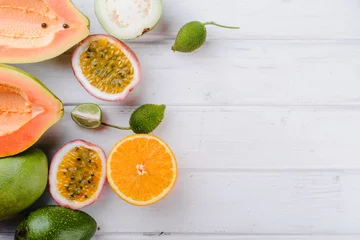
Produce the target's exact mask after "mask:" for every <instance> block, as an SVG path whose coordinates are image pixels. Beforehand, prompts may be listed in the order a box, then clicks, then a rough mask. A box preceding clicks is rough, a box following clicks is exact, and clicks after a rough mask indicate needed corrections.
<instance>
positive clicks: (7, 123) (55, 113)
mask: <svg viewBox="0 0 360 240" xmlns="http://www.w3.org/2000/svg"><path fill="white" fill-rule="evenodd" d="M63 113H64V108H63V104H62V103H61V101H60V100H59V99H58V98H57V97H56V96H55V95H54V94H53V93H52V92H51V91H50V90H49V89H48V88H47V87H45V86H44V85H43V84H42V83H41V82H40V81H39V80H37V79H36V78H35V77H33V76H31V75H30V74H28V73H25V72H23V71H21V70H20V69H17V68H15V67H11V66H7V65H3V64H0V157H7V156H12V155H15V154H18V153H20V152H23V151H25V150H26V149H28V148H29V147H31V146H32V145H33V144H34V143H35V142H37V141H38V140H39V138H40V137H41V136H42V135H43V134H44V133H45V132H46V130H47V129H49V128H50V127H51V126H52V125H54V124H55V123H57V122H58V121H59V120H60V119H61V117H62V116H63ZM0 161H1V159H0Z"/></svg>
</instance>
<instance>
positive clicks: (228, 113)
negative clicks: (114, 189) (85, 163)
mask: <svg viewBox="0 0 360 240" xmlns="http://www.w3.org/2000/svg"><path fill="white" fill-rule="evenodd" d="M73 107H74V106H67V107H66V108H65V109H66V111H65V115H64V117H63V119H62V120H61V121H60V123H58V124H57V125H56V126H55V127H53V128H51V129H50V130H49V131H48V132H47V133H46V134H45V135H44V137H43V138H42V140H41V141H40V142H39V144H38V145H39V146H40V147H41V148H43V149H45V150H46V151H47V153H48V155H49V156H52V155H53V154H54V153H55V151H56V150H57V149H58V148H59V146H61V145H63V144H65V143H67V142H68V141H71V140H74V139H78V138H82V139H86V140H88V141H90V142H93V143H95V144H98V145H100V146H101V147H103V148H104V150H105V151H106V152H109V151H110V149H111V148H112V146H113V145H114V144H115V143H116V142H117V141H119V140H120V139H121V138H123V137H125V136H127V135H129V134H131V133H132V132H131V131H119V130H116V129H112V128H108V127H102V128H101V129H99V130H96V131H95V130H88V129H84V128H81V127H79V126H77V125H76V124H75V123H74V122H73V121H72V119H71V117H70V111H71V110H72V109H73ZM102 109H103V111H104V122H107V123H110V124H115V125H116V124H118V125H122V126H128V120H129V118H130V114H131V112H132V111H133V110H134V109H135V107H122V106H117V107H116V106H102ZM359 122H360V111H359V109H358V108H354V107H339V106H335V107H330V106H325V107H311V106H307V107H306V106H305V107H286V106H274V107H270V106H248V107H246V106H243V107H167V110H166V115H165V120H164V122H163V123H162V124H161V125H160V127H159V128H158V129H157V130H156V131H155V132H154V134H155V135H157V136H159V137H161V138H163V139H164V140H166V142H168V143H169V144H170V146H171V147H172V148H173V150H174V152H175V154H176V156H177V158H178V162H179V167H180V168H187V169H199V170H204V169H210V170H213V171H216V169H219V170H221V169H225V170H231V169H242V170H244V169H253V170H256V169H283V170H286V169H360V161H359V159H360V148H359V147H358V143H359V142H360V125H359Z"/></svg>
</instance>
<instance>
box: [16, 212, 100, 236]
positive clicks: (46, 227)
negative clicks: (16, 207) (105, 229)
mask: <svg viewBox="0 0 360 240" xmlns="http://www.w3.org/2000/svg"><path fill="white" fill-rule="evenodd" d="M96 228H97V224H96V221H95V220H94V219H93V218H92V217H91V216H90V215H88V214H87V213H85V212H82V211H74V210H71V209H67V208H63V207H59V206H44V207H41V208H39V209H37V210H36V211H34V212H32V213H30V215H29V216H28V217H26V218H25V219H24V220H22V221H21V222H20V224H19V225H18V227H17V229H16V233H15V240H90V239H91V238H92V236H94V234H95V232H96Z"/></svg>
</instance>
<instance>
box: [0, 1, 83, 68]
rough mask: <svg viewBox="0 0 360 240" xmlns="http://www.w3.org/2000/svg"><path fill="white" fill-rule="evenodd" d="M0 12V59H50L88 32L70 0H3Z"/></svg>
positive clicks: (21, 60)
mask: <svg viewBox="0 0 360 240" xmlns="http://www.w3.org/2000/svg"><path fill="white" fill-rule="evenodd" d="M0 16H1V17H0V63H32V62H40V61H44V60H47V59H51V58H54V57H56V56H58V55H60V54H62V53H64V52H65V51H67V50H68V49H70V48H71V47H72V46H74V45H75V44H77V43H78V42H80V41H81V40H82V39H84V38H85V37H86V36H88V35H89V24H90V23H89V20H88V18H87V17H86V16H85V15H83V14H82V13H81V12H80V11H79V10H78V9H77V8H76V7H75V6H74V5H73V4H72V2H71V1H70V0H1V1H0Z"/></svg>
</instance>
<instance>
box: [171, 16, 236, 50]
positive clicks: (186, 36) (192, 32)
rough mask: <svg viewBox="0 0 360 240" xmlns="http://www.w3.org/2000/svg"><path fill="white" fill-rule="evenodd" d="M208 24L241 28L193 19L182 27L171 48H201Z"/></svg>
mask: <svg viewBox="0 0 360 240" xmlns="http://www.w3.org/2000/svg"><path fill="white" fill-rule="evenodd" d="M206 25H214V26H217V27H222V28H230V29H239V27H232V26H224V25H220V24H217V23H215V22H213V21H211V22H204V23H202V22H199V21H192V22H188V23H186V24H185V25H184V26H182V27H181V29H180V31H179V32H178V34H177V36H176V40H175V43H174V45H173V46H172V47H171V49H172V50H173V51H174V52H193V51H195V50H196V49H198V48H200V47H201V46H202V45H203V44H204V43H205V40H206V27H205V26H206Z"/></svg>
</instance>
